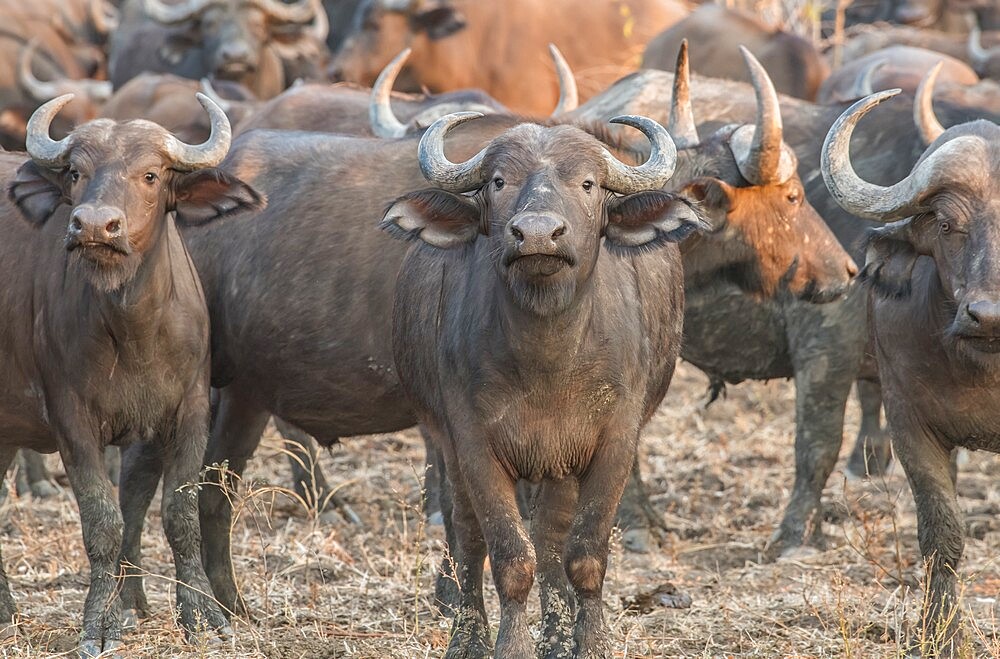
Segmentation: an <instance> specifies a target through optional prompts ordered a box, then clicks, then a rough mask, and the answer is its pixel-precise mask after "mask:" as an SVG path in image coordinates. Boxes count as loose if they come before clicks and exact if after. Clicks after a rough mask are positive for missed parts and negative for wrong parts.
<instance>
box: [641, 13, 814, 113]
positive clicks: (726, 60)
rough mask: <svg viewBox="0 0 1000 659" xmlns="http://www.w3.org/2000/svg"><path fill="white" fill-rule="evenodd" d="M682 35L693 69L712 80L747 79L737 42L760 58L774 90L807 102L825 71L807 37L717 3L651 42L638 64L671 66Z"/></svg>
mask: <svg viewBox="0 0 1000 659" xmlns="http://www.w3.org/2000/svg"><path fill="white" fill-rule="evenodd" d="M685 39H687V41H688V42H689V43H690V44H691V61H692V62H693V63H694V69H693V70H694V72H695V73H700V74H701V75H705V76H710V77H713V78H727V79H729V80H743V81H746V82H749V81H750V78H749V75H748V74H747V71H746V69H745V68H744V67H743V64H742V61H741V57H740V51H739V48H740V46H745V47H746V48H747V49H748V50H749V51H750V52H751V53H753V55H754V56H755V57H756V58H757V59H758V60H760V62H761V64H763V65H764V67H765V68H766V69H767V71H768V74H769V75H770V76H771V80H773V81H774V86H775V88H776V89H777V90H778V91H779V92H782V93H784V94H789V95H791V96H796V97H798V98H804V99H807V100H812V99H814V98H816V92H817V91H818V90H819V86H820V83H822V82H823V79H824V78H826V76H827V74H828V73H829V69H828V67H827V65H826V62H825V61H824V60H823V58H822V56H821V55H820V54H819V51H817V50H816V47H815V46H813V44H812V43H811V42H809V41H808V40H806V39H803V38H802V37H799V36H797V35H794V34H792V33H790V32H785V31H784V30H780V29H776V28H772V27H769V26H767V25H764V24H763V23H761V22H760V21H758V20H756V19H755V18H752V17H750V16H748V15H746V14H743V13H741V12H738V11H733V10H730V9H726V8H725V7H721V6H718V5H702V6H701V7H699V8H698V9H697V10H695V11H694V12H693V13H692V14H691V15H690V16H688V17H687V18H686V19H684V20H682V21H680V22H679V23H677V24H676V25H674V26H673V27H671V28H669V29H667V30H666V31H665V32H663V33H662V34H660V35H658V36H657V37H656V38H655V39H653V40H652V41H650V42H649V45H648V46H647V47H646V52H645V54H644V55H643V56H642V66H643V68H648V69H664V70H667V71H669V70H671V68H672V67H673V64H674V55H675V54H676V53H677V50H678V49H679V48H680V45H681V41H683V40H685Z"/></svg>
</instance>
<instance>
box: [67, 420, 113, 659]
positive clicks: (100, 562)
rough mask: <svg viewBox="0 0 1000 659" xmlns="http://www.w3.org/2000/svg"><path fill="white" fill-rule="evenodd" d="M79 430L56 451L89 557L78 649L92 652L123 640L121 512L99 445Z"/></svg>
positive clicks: (83, 654)
mask: <svg viewBox="0 0 1000 659" xmlns="http://www.w3.org/2000/svg"><path fill="white" fill-rule="evenodd" d="M67 434H68V433H67ZM81 434H83V433H76V434H74V435H73V436H74V439H73V440H72V441H61V442H60V447H59V448H60V451H59V452H60V454H61V455H62V459H63V464H64V465H65V466H66V475H67V476H68V477H69V482H70V485H71V486H72V488H73V493H74V494H75V495H76V501H77V505H78V506H79V508H80V522H81V524H82V526H83V545H84V547H85V548H86V551H87V557H88V558H89V559H90V589H89V590H88V592H87V599H86V602H85V603H84V605H83V631H82V632H81V638H80V647H79V651H80V656H81V657H96V656H97V655H99V654H101V653H102V652H108V651H109V650H112V651H113V650H114V649H116V648H117V647H119V646H120V645H121V634H122V628H121V601H120V600H119V598H118V579H117V563H116V560H117V558H118V553H119V551H120V550H121V544H122V514H121V510H120V509H119V508H118V503H117V502H116V501H115V498H114V492H113V488H112V485H111V481H110V480H108V474H107V472H106V471H105V469H104V452H103V449H102V447H101V446H100V444H99V443H98V441H97V438H96V437H93V436H90V437H87V436H80V435H81ZM60 439H62V438H61V437H60Z"/></svg>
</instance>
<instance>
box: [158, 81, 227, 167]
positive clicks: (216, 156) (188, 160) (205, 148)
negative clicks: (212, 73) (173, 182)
mask: <svg viewBox="0 0 1000 659" xmlns="http://www.w3.org/2000/svg"><path fill="white" fill-rule="evenodd" d="M195 98H197V99H198V102H199V103H201V107H203V108H205V111H206V112H208V115H209V117H211V120H212V132H211V133H210V134H209V136H208V139H207V140H206V141H205V142H204V143H203V144H198V145H191V144H185V143H184V142H182V141H180V140H179V139H177V138H176V137H174V136H173V135H167V137H166V139H165V140H164V144H163V149H164V151H166V153H167V155H168V156H170V158H171V159H172V160H173V162H174V165H173V168H174V169H178V170H182V171H191V170H194V169H201V168H203V167H215V166H216V165H218V164H219V163H220V162H222V159H223V158H225V157H226V154H227V153H229V144H230V143H231V142H232V139H233V129H232V127H231V126H230V125H229V118H228V117H227V116H226V113H225V112H223V110H222V108H220V107H219V106H218V105H217V104H216V103H215V102H214V101H213V100H212V99H210V98H209V97H208V96H206V95H205V94H195Z"/></svg>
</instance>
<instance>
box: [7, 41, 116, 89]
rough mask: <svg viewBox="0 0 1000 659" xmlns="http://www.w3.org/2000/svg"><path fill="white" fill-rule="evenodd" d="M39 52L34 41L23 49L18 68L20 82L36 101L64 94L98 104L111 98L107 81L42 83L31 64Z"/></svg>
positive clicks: (66, 80)
mask: <svg viewBox="0 0 1000 659" xmlns="http://www.w3.org/2000/svg"><path fill="white" fill-rule="evenodd" d="M37 50H38V40H37V39H32V40H31V41H29V42H28V45H27V46H25V47H24V48H23V49H21V54H20V57H19V58H18V68H17V75H18V82H19V83H20V85H21V87H23V88H24V90H25V91H27V92H28V93H29V94H30V95H31V96H32V97H33V98H34V99H35V100H36V101H41V102H44V101H48V100H50V99H53V98H55V97H56V96H61V95H63V94H80V95H82V96H86V97H87V98H89V99H91V100H93V101H96V102H104V101H106V100H108V99H109V98H110V97H111V92H112V89H111V83H110V82H108V81H107V80H74V79H72V78H65V77H62V78H59V79H57V80H51V81H49V82H42V81H41V80H39V79H38V78H36V77H35V74H34V73H32V71H31V63H32V62H33V61H34V59H35V53H36V51H37Z"/></svg>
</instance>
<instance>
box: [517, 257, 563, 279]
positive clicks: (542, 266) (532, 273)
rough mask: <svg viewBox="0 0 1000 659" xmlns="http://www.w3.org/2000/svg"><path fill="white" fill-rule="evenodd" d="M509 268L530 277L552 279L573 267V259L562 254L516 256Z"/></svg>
mask: <svg viewBox="0 0 1000 659" xmlns="http://www.w3.org/2000/svg"><path fill="white" fill-rule="evenodd" d="M507 267H508V268H510V269H511V270H512V271H515V272H517V273H518V274H522V275H526V276H528V277H551V276H552V275H555V274H558V273H559V272H561V271H563V270H565V269H568V268H571V267H573V259H571V258H570V257H568V256H566V255H562V254H525V255H519V254H514V255H512V257H511V258H509V259H508V260H507Z"/></svg>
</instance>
